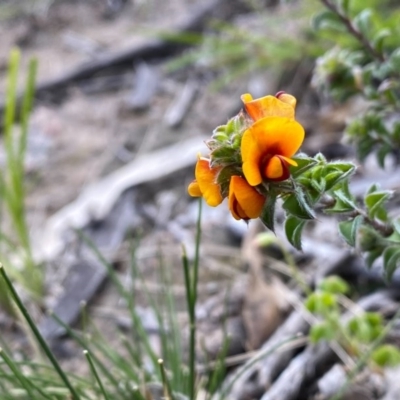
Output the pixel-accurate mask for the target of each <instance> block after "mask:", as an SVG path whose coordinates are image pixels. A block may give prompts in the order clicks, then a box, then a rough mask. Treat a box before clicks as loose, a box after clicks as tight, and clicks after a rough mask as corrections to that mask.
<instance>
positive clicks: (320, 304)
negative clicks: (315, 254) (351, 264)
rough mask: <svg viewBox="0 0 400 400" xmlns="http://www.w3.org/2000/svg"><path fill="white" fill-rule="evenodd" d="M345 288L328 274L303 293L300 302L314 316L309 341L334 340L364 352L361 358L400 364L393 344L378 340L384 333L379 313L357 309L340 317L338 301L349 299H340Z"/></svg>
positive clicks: (359, 354)
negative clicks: (349, 315)
mask: <svg viewBox="0 0 400 400" xmlns="http://www.w3.org/2000/svg"><path fill="white" fill-rule="evenodd" d="M348 292H349V287H348V285H347V283H346V282H345V281H343V280H342V279H341V278H339V277H337V276H329V277H327V278H324V279H323V280H322V281H321V282H320V283H319V284H318V287H317V289H316V290H315V291H314V292H312V293H311V294H310V295H309V296H308V297H307V299H306V301H305V303H304V305H305V307H306V308H307V310H308V311H310V312H311V313H313V314H314V315H315V316H316V318H317V319H316V320H315V322H314V323H313V324H312V326H311V329H310V340H311V342H312V343H318V342H320V341H328V342H332V341H336V342H338V343H339V344H340V345H341V346H342V347H343V348H344V349H345V350H346V351H347V352H348V353H349V354H350V355H352V356H355V357H362V356H364V355H365V354H367V356H366V357H367V359H366V360H365V361H366V362H367V363H371V362H373V363H375V364H377V365H379V366H395V365H398V364H400V351H399V350H398V349H397V347H394V346H391V345H387V344H381V341H382V338H384V337H385V335H386V332H385V329H386V328H385V321H384V320H383V318H382V316H381V314H379V313H376V312H358V313H357V315H355V316H353V317H352V318H350V319H345V318H343V317H342V309H341V307H340V304H341V303H343V304H349V303H350V302H351V300H350V299H346V301H345V302H343V301H341V299H343V296H344V295H345V294H346V293H348ZM367 349H371V350H368V351H367ZM369 352H370V353H371V354H369Z"/></svg>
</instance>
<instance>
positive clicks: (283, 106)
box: [241, 92, 296, 121]
mask: <svg viewBox="0 0 400 400" xmlns="http://www.w3.org/2000/svg"><path fill="white" fill-rule="evenodd" d="M241 99H242V101H243V103H244V108H245V110H246V112H247V114H248V115H249V116H250V117H251V118H252V119H253V120H254V121H258V120H259V119H261V118H265V117H287V118H293V119H294V114H295V107H296V99H295V97H293V96H292V95H290V94H287V93H285V92H278V93H277V94H276V95H275V96H264V97H261V98H259V99H255V100H253V97H252V96H251V94H249V93H246V94H243V95H242V96H241Z"/></svg>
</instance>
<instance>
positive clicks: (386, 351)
mask: <svg viewBox="0 0 400 400" xmlns="http://www.w3.org/2000/svg"><path fill="white" fill-rule="evenodd" d="M371 357H372V359H373V360H374V362H375V363H376V364H377V365H379V366H380V367H395V366H397V365H399V364H400V350H399V349H398V348H397V347H396V346H393V345H391V344H385V345H382V346H379V347H378V348H377V349H376V350H375V351H374V352H373V353H372V356H371Z"/></svg>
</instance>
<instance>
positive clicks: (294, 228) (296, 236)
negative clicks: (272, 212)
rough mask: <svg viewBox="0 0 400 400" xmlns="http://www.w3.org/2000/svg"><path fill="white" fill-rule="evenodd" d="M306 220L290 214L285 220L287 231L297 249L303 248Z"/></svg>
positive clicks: (291, 242)
mask: <svg viewBox="0 0 400 400" xmlns="http://www.w3.org/2000/svg"><path fill="white" fill-rule="evenodd" d="M305 225H306V221H304V220H301V219H299V218H296V217H293V216H289V217H287V218H286V221H285V233H286V237H287V239H288V240H289V242H290V244H291V245H292V246H293V247H295V248H296V249H297V250H301V234H302V232H303V228H304V226H305Z"/></svg>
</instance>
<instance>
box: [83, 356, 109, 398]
mask: <svg viewBox="0 0 400 400" xmlns="http://www.w3.org/2000/svg"><path fill="white" fill-rule="evenodd" d="M83 354H84V355H85V357H86V359H87V361H88V363H89V367H90V370H91V371H92V374H93V376H94V378H95V379H96V382H97V384H98V385H99V388H100V391H101V393H102V394H103V397H104V398H105V400H111V398H110V397H109V396H108V394H107V392H106V391H105V389H104V385H103V382H102V381H101V379H100V376H99V374H98V373H97V370H96V367H95V365H94V362H93V360H92V357H91V355H90V353H89V352H88V351H87V350H83Z"/></svg>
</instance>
